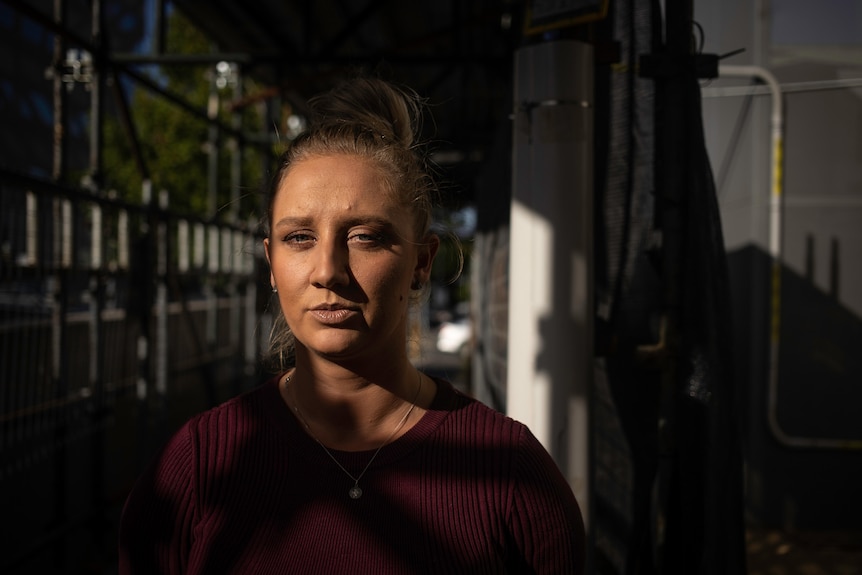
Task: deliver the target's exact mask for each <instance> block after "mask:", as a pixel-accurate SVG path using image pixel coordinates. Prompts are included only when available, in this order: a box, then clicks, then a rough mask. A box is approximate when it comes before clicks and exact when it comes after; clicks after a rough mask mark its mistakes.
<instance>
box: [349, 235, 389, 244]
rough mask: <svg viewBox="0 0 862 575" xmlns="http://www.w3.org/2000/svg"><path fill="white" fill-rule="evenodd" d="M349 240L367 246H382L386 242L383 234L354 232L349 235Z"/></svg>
mask: <svg viewBox="0 0 862 575" xmlns="http://www.w3.org/2000/svg"><path fill="white" fill-rule="evenodd" d="M349 239H351V240H353V241H355V242H358V243H361V244H367V245H375V246H376V245H382V244H383V243H385V242H386V238H385V237H384V236H383V234H379V233H375V232H356V233H354V234H351V235H350V238H349Z"/></svg>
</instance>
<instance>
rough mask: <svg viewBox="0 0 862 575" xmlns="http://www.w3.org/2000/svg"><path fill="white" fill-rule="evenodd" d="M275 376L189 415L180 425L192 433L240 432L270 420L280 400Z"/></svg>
mask: <svg viewBox="0 0 862 575" xmlns="http://www.w3.org/2000/svg"><path fill="white" fill-rule="evenodd" d="M277 381H278V379H277V378H272V379H269V380H267V381H266V382H264V383H262V384H258V385H257V386H255V387H254V388H252V389H249V390H246V391H244V392H242V393H240V394H239V395H236V396H234V397H232V398H230V399H228V400H226V401H225V402H223V403H221V404H219V405H217V406H215V407H212V408H210V409H207V410H205V411H202V412H200V413H198V414H196V415H193V416H192V417H190V418H189V419H188V420H187V421H186V422H185V424H184V425H183V426H182V428H181V431H183V430H184V431H185V432H186V433H188V434H190V435H191V436H193V437H205V436H213V435H216V436H219V435H223V434H225V433H226V432H228V433H230V434H231V435H235V434H242V433H243V432H247V431H248V430H249V429H257V428H259V427H260V426H262V425H266V424H267V422H268V421H270V420H271V412H272V410H273V409H274V408H275V407H276V406H275V405H274V404H277V403H278V401H279V396H278V386H277Z"/></svg>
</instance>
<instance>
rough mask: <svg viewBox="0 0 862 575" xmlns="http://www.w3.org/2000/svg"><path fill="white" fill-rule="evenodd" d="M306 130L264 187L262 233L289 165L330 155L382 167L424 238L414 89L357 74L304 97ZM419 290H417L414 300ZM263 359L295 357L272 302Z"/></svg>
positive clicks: (429, 202)
mask: <svg viewBox="0 0 862 575" xmlns="http://www.w3.org/2000/svg"><path fill="white" fill-rule="evenodd" d="M309 107H310V109H311V117H310V118H309V126H308V129H307V130H306V131H305V132H303V133H302V134H301V135H300V136H299V137H297V138H296V139H295V140H294V141H293V143H292V144H291V145H290V147H289V148H288V149H287V150H286V151H285V152H284V153H283V154H282V155H281V157H280V158H279V163H278V169H277V170H276V172H275V174H274V176H273V178H272V181H271V182H270V186H269V198H268V202H267V213H266V235H267V236H269V235H270V230H271V228H272V206H273V202H274V200H275V196H276V194H277V193H278V190H279V187H280V185H281V183H282V181H283V180H284V178H285V176H286V175H287V173H288V172H289V171H290V169H291V167H292V166H293V165H294V164H296V163H297V162H301V161H302V160H305V159H308V158H311V157H316V156H329V155H339V154H343V155H353V156H360V157H364V158H369V159H371V160H373V161H374V162H375V164H376V165H377V166H378V167H379V168H380V169H381V173H382V174H383V175H384V179H385V182H386V184H387V188H388V189H387V191H388V192H390V193H393V194H394V195H395V197H397V198H399V199H400V200H401V201H402V203H403V205H404V207H405V208H406V209H408V210H410V211H411V212H412V213H413V216H414V231H415V237H414V238H413V240H414V241H416V242H423V241H425V238H426V236H427V234H428V232H429V229H430V227H431V219H432V210H433V206H434V197H435V196H436V194H437V188H436V185H435V181H434V177H433V174H432V170H431V169H430V165H429V163H428V161H427V156H426V153H425V145H424V144H423V143H422V142H421V141H420V137H421V130H422V114H423V112H424V110H425V102H424V100H422V99H421V98H420V97H419V95H418V94H416V92H414V91H413V90H410V89H408V88H402V87H399V86H396V85H394V84H392V83H389V82H386V81H384V80H381V79H378V78H370V77H358V78H354V79H352V80H349V81H346V82H344V83H342V84H340V85H339V86H338V87H336V88H334V89H333V90H332V91H330V92H327V93H325V94H322V95H320V96H317V97H315V98H313V99H311V100H310V101H309ZM422 295H424V290H417V293H415V294H414V298H413V299H416V300H418V299H419V298H420V297H421V296H422ZM275 307H276V308H277V309H276V311H275V318H274V321H273V327H272V331H271V333H270V346H269V353H268V357H267V358H266V359H267V363H268V364H269V367H270V368H271V369H272V370H273V371H283V370H285V369H287V368H288V367H290V366H292V365H293V364H294V361H295V355H294V338H293V334H292V333H291V331H290V327H289V326H288V325H287V322H286V321H285V319H284V315H283V314H282V313H281V308H280V306H275Z"/></svg>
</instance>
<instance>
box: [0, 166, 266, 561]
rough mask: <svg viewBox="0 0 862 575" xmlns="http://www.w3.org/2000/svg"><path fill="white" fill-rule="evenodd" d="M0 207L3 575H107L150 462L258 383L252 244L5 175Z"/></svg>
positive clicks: (247, 233)
mask: <svg viewBox="0 0 862 575" xmlns="http://www.w3.org/2000/svg"><path fill="white" fill-rule="evenodd" d="M144 195H145V196H146V194H144ZM0 206H2V208H0V264H2V267H0V509H2V510H3V511H2V515H3V521H2V522H0V541H2V543H0V547H2V553H0V572H2V573H9V574H12V573H51V572H56V573H61V572H62V573H105V572H110V571H111V568H112V566H113V565H114V564H115V558H114V556H113V553H114V547H115V545H114V541H115V540H116V534H115V533H116V521H117V518H118V516H119V512H120V509H121V506H122V503H123V501H124V499H125V496H126V493H127V492H128V490H129V488H130V487H131V485H132V483H133V482H134V480H135V477H136V476H137V474H138V473H139V472H140V470H141V468H142V466H143V465H144V464H145V463H146V461H147V460H149V458H150V457H151V456H152V454H153V453H154V451H155V449H156V448H157V447H158V446H159V445H160V444H161V443H162V442H163V441H164V440H165V439H166V438H167V436H168V435H169V434H170V433H171V432H172V430H173V429H175V428H176V426H177V425H178V424H179V423H180V422H182V421H183V420H184V419H186V418H187V417H188V416H189V415H190V414H192V413H194V412H196V411H200V410H203V409H205V408H207V407H209V406H211V405H214V404H216V403H218V402H220V401H222V400H224V399H226V398H228V397H230V396H232V395H235V394H236V393H238V392H240V391H242V390H243V389H247V388H249V387H251V386H253V385H254V384H255V383H257V382H258V381H259V379H260V375H259V374H258V372H257V366H258V364H259V362H258V357H259V352H260V349H261V340H262V339H263V338H265V336H266V335H267V333H268V329H267V327H266V324H267V323H268V320H267V317H268V316H267V314H266V303H267V302H268V301H269V295H270V294H269V290H268V289H265V288H268V285H269V284H268V282H267V281H266V278H265V277H264V278H263V281H259V280H260V274H261V273H262V270H265V267H264V262H262V261H261V260H262V254H261V251H260V241H259V238H258V237H257V235H256V229H255V227H254V226H253V225H249V226H246V227H243V226H230V225H224V224H213V223H208V222H204V221H201V220H196V219H194V218H188V217H182V216H179V215H177V214H173V213H171V212H169V211H168V210H167V209H165V208H164V207H163V206H160V205H159V203H158V202H157V201H155V200H154V201H151V202H149V203H148V204H147V205H138V206H135V205H130V204H128V203H124V202H120V201H117V200H115V199H111V198H108V197H97V196H95V195H93V194H90V193H88V192H87V191H86V190H80V189H74V188H69V187H63V186H58V185H55V184H52V183H49V182H45V181H41V180H38V179H34V178H30V177H27V176H23V175H21V174H16V173H13V172H9V171H6V170H2V171H0Z"/></svg>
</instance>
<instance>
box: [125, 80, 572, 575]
mask: <svg viewBox="0 0 862 575" xmlns="http://www.w3.org/2000/svg"><path fill="white" fill-rule="evenodd" d="M311 105H312V109H313V110H314V112H315V116H314V117H313V118H312V122H311V126H310V128H309V130H308V131H307V132H306V133H305V134H304V135H302V136H301V137H300V138H298V139H297V140H296V141H295V142H294V143H293V144H292V145H291V147H290V149H289V150H288V151H287V152H286V153H285V155H284V156H283V157H282V159H281V164H280V169H279V172H278V173H277V174H276V177H275V178H274V180H273V186H272V189H271V198H270V203H269V214H268V216H269V217H268V219H269V227H270V230H269V235H268V237H267V239H266V240H264V246H265V250H266V256H267V259H268V261H269V264H270V269H271V275H270V280H271V283H272V288H273V291H274V292H276V293H277V297H278V301H279V303H280V308H281V311H282V314H283V317H282V318H280V320H281V323H280V325H281V327H280V328H278V329H276V330H275V334H274V337H273V343H274V347H275V349H274V352H275V353H274V355H275V356H276V357H278V358H280V359H281V361H282V362H283V365H282V367H281V369H280V370H279V371H280V372H281V374H280V375H279V376H277V377H275V378H274V379H272V380H271V381H270V382H269V383H267V384H265V385H263V386H261V387H260V388H258V389H256V390H254V391H251V392H249V393H246V394H244V395H242V396H240V397H238V398H235V399H233V400H231V401H229V402H227V403H226V404H224V405H222V406H220V407H217V408H215V409H213V410H211V411H208V412H206V413H203V414H201V415H199V416H197V417H195V418H193V419H192V420H191V421H189V422H188V423H187V424H186V425H185V426H184V427H183V428H182V429H181V430H180V431H179V432H178V433H177V434H176V435H175V436H174V437H173V438H172V440H171V441H170V442H169V444H168V445H167V446H166V448H165V450H164V451H163V453H162V454H161V455H160V456H159V458H158V459H157V460H156V461H155V462H154V464H153V465H152V466H151V467H150V469H149V470H148V471H147V472H146V473H145V474H144V475H143V476H142V477H141V479H140V480H139V481H138V484H137V485H136V487H135V489H134V490H133V492H132V494H131V495H130V497H129V500H128V502H127V503H126V507H125V510H124V515H123V521H122V525H121V532H120V572H121V573H124V574H128V573H206V574H210V573H254V574H267V573H506V572H509V573H581V572H582V569H583V554H584V532H583V523H582V520H581V515H580V511H579V509H578V505H577V503H576V501H575V498H574V496H573V495H572V492H571V489H570V488H569V486H568V485H567V484H566V482H565V480H564V479H563V477H562V475H561V474H560V472H559V470H558V469H557V467H556V466H555V465H554V463H553V461H552V460H551V458H550V456H549V455H548V454H547V452H546V451H545V450H544V449H543V448H542V447H541V445H540V444H539V443H538V441H537V440H536V439H535V438H534V437H533V436H532V435H531V434H530V432H529V431H528V430H527V429H526V427H524V426H523V425H521V424H519V423H517V422H514V421H512V420H511V419H509V418H507V417H505V416H503V415H501V414H499V413H497V412H495V411H492V410H491V409H489V408H487V407H485V406H484V405H482V404H480V403H478V402H476V401H474V400H472V399H470V398H468V397H466V396H464V395H462V394H460V393H458V392H457V391H455V390H454V389H453V387H452V386H451V385H450V384H449V383H448V382H445V381H442V380H437V379H433V378H430V377H428V376H427V375H424V374H423V373H421V372H420V371H418V370H417V369H416V368H415V367H413V366H412V365H411V363H410V361H409V359H408V356H407V352H406V347H407V346H406V338H407V324H408V312H409V304H410V301H411V300H412V299H416V296H417V295H419V294H421V292H422V289H423V287H424V286H425V284H426V283H427V282H428V279H429V275H430V271H431V264H432V262H433V260H434V255H435V253H436V251H437V247H438V245H439V240H438V238H437V237H436V236H435V235H434V234H433V233H431V232H430V231H429V224H430V210H431V201H430V195H431V191H432V181H431V178H430V177H429V175H428V173H427V172H426V170H425V169H424V164H423V162H422V159H421V157H420V155H419V154H418V152H417V144H416V141H415V137H416V134H417V133H418V119H419V115H420V112H421V107H420V105H419V100H418V98H416V96H415V95H414V94H411V93H409V92H407V91H403V90H400V89H397V88H395V87H394V86H392V85H390V84H388V83H385V82H383V81H380V80H374V79H357V80H354V81H352V82H350V83H347V84H345V85H343V86H341V87H340V88H338V89H336V90H334V91H333V92H331V93H329V94H327V95H325V96H323V97H320V98H318V99H316V100H313V101H312V103H311Z"/></svg>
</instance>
